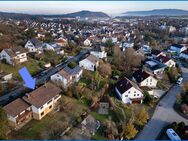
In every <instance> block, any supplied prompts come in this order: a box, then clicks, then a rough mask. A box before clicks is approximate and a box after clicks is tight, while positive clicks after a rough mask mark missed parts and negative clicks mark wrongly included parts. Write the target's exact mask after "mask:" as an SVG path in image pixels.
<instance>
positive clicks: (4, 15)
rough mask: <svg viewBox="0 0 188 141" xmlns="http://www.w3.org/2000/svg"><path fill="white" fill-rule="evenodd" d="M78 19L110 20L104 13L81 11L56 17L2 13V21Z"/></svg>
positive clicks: (0, 17)
mask: <svg viewBox="0 0 188 141" xmlns="http://www.w3.org/2000/svg"><path fill="white" fill-rule="evenodd" d="M44 17H45V18H47V17H50V18H76V17H81V18H86V17H91V18H96V17H100V18H109V16H108V15H107V14H106V13H103V12H92V11H84V10H83V11H79V12H74V13H68V14H54V15H30V14H23V13H8V12H0V19H4V18H6V19H8V18H11V19H17V20H21V19H41V18H44Z"/></svg>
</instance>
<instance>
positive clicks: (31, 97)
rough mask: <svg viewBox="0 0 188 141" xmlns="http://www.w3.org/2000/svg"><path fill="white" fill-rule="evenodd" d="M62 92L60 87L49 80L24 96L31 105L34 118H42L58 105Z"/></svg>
mask: <svg viewBox="0 0 188 141" xmlns="http://www.w3.org/2000/svg"><path fill="white" fill-rule="evenodd" d="M60 92H61V89H60V88H58V87H57V86H56V85H54V84H52V83H50V82H48V83H46V84H44V85H43V86H41V87H39V88H37V89H35V90H34V91H32V92H30V93H28V94H26V95H25V96H23V100H24V101H26V102H27V103H28V104H30V105H31V109H32V112H33V118H34V119H37V120H41V119H42V118H43V117H44V116H45V115H46V114H48V113H49V112H50V111H52V110H53V109H54V108H55V107H56V106H57V104H58V102H59V100H60V98H61V95H60Z"/></svg>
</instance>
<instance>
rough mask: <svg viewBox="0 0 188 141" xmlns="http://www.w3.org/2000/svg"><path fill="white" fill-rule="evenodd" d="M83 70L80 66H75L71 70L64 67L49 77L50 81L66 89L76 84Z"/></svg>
mask: <svg viewBox="0 0 188 141" xmlns="http://www.w3.org/2000/svg"><path fill="white" fill-rule="evenodd" d="M82 73H83V70H82V68H81V67H80V66H76V67H74V68H73V69H71V68H69V67H68V66H66V67H65V68H63V69H62V70H61V71H59V72H58V73H56V74H54V75H52V76H51V80H52V81H53V82H54V83H56V84H57V85H59V86H62V87H63V88H67V87H68V86H69V85H71V84H72V83H74V82H78V81H79V80H80V78H81V76H82Z"/></svg>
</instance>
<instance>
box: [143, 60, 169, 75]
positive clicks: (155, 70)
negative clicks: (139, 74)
mask: <svg viewBox="0 0 188 141" xmlns="http://www.w3.org/2000/svg"><path fill="white" fill-rule="evenodd" d="M166 67H167V66H166V65H165V64H163V63H161V62H159V61H157V60H155V59H149V60H146V61H145V64H144V67H143V69H144V70H145V71H147V72H149V73H152V74H154V75H155V76H156V77H157V78H162V76H163V73H164V70H165V68H166Z"/></svg>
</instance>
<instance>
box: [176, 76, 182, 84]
mask: <svg viewBox="0 0 188 141" xmlns="http://www.w3.org/2000/svg"><path fill="white" fill-rule="evenodd" d="M182 82H183V78H182V77H180V78H178V80H177V82H176V83H177V84H179V85H181V83H182Z"/></svg>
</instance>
